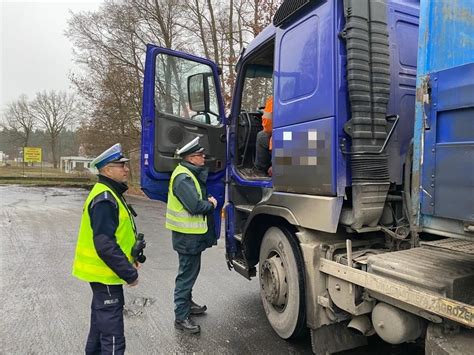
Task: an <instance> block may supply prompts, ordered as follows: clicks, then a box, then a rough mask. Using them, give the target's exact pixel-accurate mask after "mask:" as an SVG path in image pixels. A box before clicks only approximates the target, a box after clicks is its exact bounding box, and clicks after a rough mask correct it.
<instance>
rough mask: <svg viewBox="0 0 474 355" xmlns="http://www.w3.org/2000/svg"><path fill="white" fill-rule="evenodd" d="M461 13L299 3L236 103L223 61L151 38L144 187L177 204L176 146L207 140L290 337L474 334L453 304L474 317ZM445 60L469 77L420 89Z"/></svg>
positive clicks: (241, 260) (469, 106) (338, 343)
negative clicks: (261, 169) (265, 144)
mask: <svg viewBox="0 0 474 355" xmlns="http://www.w3.org/2000/svg"><path fill="white" fill-rule="evenodd" d="M457 3H459V4H458V7H455V8H453V7H450V5H449V2H447V1H439V2H436V4H429V2H428V1H424V0H423V1H422V3H421V10H422V14H423V15H424V16H426V20H423V18H422V21H421V28H422V29H423V30H424V31H425V32H419V23H420V19H419V15H420V3H419V1H417V0H387V1H385V0H344V1H343V0H306V1H290V0H286V1H284V2H283V3H282V5H281V6H280V8H279V9H278V11H277V12H276V14H275V17H274V19H273V23H272V24H271V25H269V26H268V27H267V28H265V29H264V30H263V31H262V32H261V33H260V34H259V35H258V36H257V37H256V38H255V39H254V40H253V41H252V42H251V43H250V44H249V45H248V46H247V48H245V49H244V50H242V52H241V55H240V58H239V60H238V64H237V67H236V81H235V86H234V88H233V95H232V102H231V104H230V106H228V107H226V106H225V105H224V102H223V96H222V92H221V86H220V79H219V76H220V74H221V69H220V68H218V67H217V65H216V64H215V63H213V62H212V61H210V60H208V59H205V58H200V57H196V56H193V55H190V54H187V53H182V52H178V51H173V50H170V49H166V48H161V47H157V46H154V45H148V47H147V56H146V65H145V79H144V90H143V112H142V145H141V186H142V189H143V191H144V192H145V193H146V195H147V196H149V197H150V198H152V199H158V200H161V201H164V202H166V199H167V192H168V185H169V179H170V175H171V172H172V171H173V169H174V168H175V167H176V165H177V164H178V163H179V159H178V157H177V156H176V154H175V152H176V149H177V148H180V147H182V146H183V145H184V144H186V143H187V142H189V141H190V140H191V139H193V138H194V137H196V136H198V137H200V144H201V145H202V146H203V147H204V148H205V149H206V155H207V158H206V166H207V167H208V168H209V179H208V192H209V194H211V195H213V196H214V197H216V199H217V200H218V208H217V209H216V211H215V213H216V216H215V217H216V218H215V219H216V221H218V223H216V232H217V233H218V234H219V232H220V230H221V225H220V221H221V218H220V216H221V212H223V213H222V214H223V215H224V216H225V218H224V221H225V226H224V230H225V243H226V258H227V265H228V267H229V269H235V271H237V272H238V273H240V274H241V275H243V276H244V277H246V278H249V279H250V278H252V277H254V276H257V275H258V277H259V279H260V285H261V300H262V304H263V307H264V308H265V312H266V315H267V318H268V321H269V322H270V324H271V325H272V327H273V329H274V330H275V332H276V333H277V334H278V335H279V336H280V337H282V338H284V339H289V338H293V337H296V336H298V335H300V334H301V333H302V332H304V331H305V329H306V328H309V329H310V332H311V336H312V338H313V342H312V343H313V351H314V352H315V353H332V352H337V351H342V350H345V349H350V348H353V347H357V346H360V345H363V344H365V343H366V337H367V335H369V334H373V333H377V334H378V335H379V336H380V337H382V338H383V339H384V340H385V341H387V342H389V343H392V344H398V343H402V342H407V341H413V340H416V339H419V338H427V335H426V334H434V332H436V331H440V332H441V330H439V329H438V328H436V329H435V328H433V326H432V324H438V325H439V324H444V323H445V322H446V320H447V323H449V322H455V323H456V324H460V327H461V328H462V329H463V330H466V329H470V328H472V327H473V326H474V316H472V317H471V316H469V317H467V318H466V317H464V318H463V319H461V317H460V315H459V314H458V315H455V314H454V311H453V309H455V308H456V307H459V309H461V308H462V309H463V310H464V311H465V312H467V313H468V314H470V315H473V314H474V308H473V306H472V305H473V303H474V288H473V287H472V280H474V260H473V258H472V254H469V253H465V250H464V249H466V248H467V249H469V248H472V243H473V241H474V235H473V231H474V225H473V223H474V204H473V202H472V201H474V196H473V191H474V184H473V176H474V174H473V171H472V167H473V164H472V161H473V159H472V158H473V146H474V145H473V140H474V132H473V126H472V125H473V121H472V117H473V116H472V112H473V111H472V110H473V107H474V93H473V85H474V78H473V65H472V62H473V61H474V60H473V58H474V55H473V54H472V51H473V46H472V43H474V42H472V40H473V38H472V33H473V31H472V27H473V24H472V23H471V24H469V23H467V24H464V26H465V27H462V31H463V34H464V36H465V37H464V38H460V39H459V40H457V39H456V40H455V38H457V37H456V36H455V33H454V32H455V27H456V26H452V28H450V30H451V31H452V32H448V33H446V32H442V33H438V34H437V35H439V36H441V37H442V38H443V39H444V40H445V41H446V42H448V41H450V40H451V42H450V43H449V46H444V47H436V48H438V50H437V51H434V50H433V49H430V48H428V47H429V46H433V45H432V43H433V42H432V39H433V37H429V36H428V34H431V32H429V31H431V30H434V28H435V27H436V28H438V26H439V25H440V24H445V23H447V22H446V21H447V20H442V19H441V20H439V19H438V18H442V16H446V15H445V13H447V12H449V11H451V12H450V15H449V16H451V17H450V19H451V22H452V23H459V21H460V20H459V19H460V18H461V17H462V16H464V17H465V16H469V14H470V16H471V20H472V11H473V10H472V6H471V5H469V1H467V0H466V1H458V2H457ZM448 8H449V11H447V10H446V9H448ZM466 14H467V15H466ZM434 19H438V20H439V21H440V22H438V23H436V24H433V23H432V22H433V21H434ZM458 20H459V21H458ZM430 21H431V22H430ZM443 21H444V22H443ZM448 22H449V21H448ZM458 28H460V27H458ZM439 31H441V30H439ZM469 31H470V32H469ZM419 33H420V34H419ZM422 33H424V34H425V37H422ZM449 33H451V38H450V37H449V36H450V35H449ZM456 35H458V34H456ZM419 37H420V38H421V40H420V41H419ZM428 37H429V38H430V39H427V38H428ZM469 41H471V42H469ZM453 43H454V44H453ZM469 43H470V44H469ZM456 46H458V47H456ZM440 48H443V49H440ZM456 48H457V50H461V49H463V50H464V49H466V50H467V52H466V53H467V54H464V55H463V59H462V60H461V59H456V60H455V59H452V60H451V61H450V60H449V59H445V60H444V61H443V60H442V59H440V58H439V57H438V56H441V57H443V55H444V56H447V58H452V57H453V56H457V54H456ZM429 51H431V52H429ZM443 51H444V52H443ZM447 51H449V52H447ZM428 52H429V53H433V54H432V55H433V56H436V58H434V57H433V58H431V59H429V60H427V61H426V62H430V63H440V62H443V63H447V62H449V64H447V65H446V66H445V67H444V68H442V69H448V67H453V66H458V65H461V64H464V66H463V67H461V68H457V69H453V71H452V72H449V73H448V72H446V71H437V72H436V73H433V74H432V75H431V76H430V75H428V74H429V73H430V70H432V69H436V70H438V69H440V68H439V66H438V65H437V64H436V65H434V66H433V67H430V66H429V65H426V64H423V68H424V69H423V70H424V71H423V73H422V74H423V76H422V75H421V74H420V73H418V78H417V55H418V63H420V60H421V61H423V60H424V59H422V58H425V56H429V55H431V54H427V53H428ZM420 55H421V58H420ZM469 63H471V65H469ZM418 65H419V64H418ZM449 78H450V79H449ZM440 79H443V80H440ZM417 80H418V82H417ZM458 82H460V83H461V85H459V86H458V85H457V83H458ZM442 83H443V84H442ZM456 90H459V91H456ZM456 93H457V94H458V95H457V94H456ZM270 97H272V98H273V112H272V115H273V130H272V134H271V141H272V142H271V146H272V148H271V166H272V173H271V176H262V174H254V173H253V172H254V169H253V168H254V165H255V157H256V154H257V149H259V148H258V141H257V135H258V133H259V132H260V131H261V130H262V114H263V107H264V106H265V102H266V100H267V99H268V98H270ZM439 100H441V101H439ZM435 101H436V105H435V104H434V102H435ZM441 102H445V104H442V103H441ZM433 105H434V106H433ZM441 107H442V109H441ZM415 108H416V114H415ZM429 110H431V111H429ZM428 111H429V112H432V113H433V112H435V113H436V114H437V116H436V118H427V116H428V114H427V112H428ZM433 114H434V113H433ZM433 114H432V115H429V116H430V117H434V116H433ZM435 121H436V122H437V123H436V122H435ZM435 126H436V128H435ZM427 144H429V147H428V148H427ZM432 149H433V152H431V153H430V152H429V151H431V150H432ZM434 152H436V154H432V153H434ZM439 166H442V167H443V168H442V169H440V168H439ZM463 167H464V169H470V170H467V173H466V174H461V173H460V172H459V174H457V173H454V171H453V172H451V171H450V170H449V169H453V170H455V169H463ZM437 169H438V170H437ZM446 169H448V170H446ZM438 178H439V179H440V180H441V181H442V182H443V183H442V184H439V185H438V182H437V183H436V184H435V183H434V181H435V180H437V179H438ZM457 183H459V184H460V185H458V186H456V184H457ZM435 191H436V200H435V198H434V196H435V193H434V192H435ZM430 197H431V199H430ZM446 202H448V203H449V206H446V205H445V203H446ZM456 203H458V204H460V205H462V206H463V208H462V210H460V211H455V205H456ZM444 237H446V238H444ZM453 240H454V242H453ZM458 241H461V243H467V244H465V246H464V247H463V246H461V245H460V244H459V243H458ZM466 245H467V246H466ZM463 248H464V249H463ZM453 250H455V252H454V253H453ZM471 250H472V249H471ZM456 253H459V255H458V254H456ZM440 263H441V264H442V265H440ZM461 264H462V265H463V267H459V265H461ZM394 270H396V272H395V271H394ZM428 280H430V281H429V282H428ZM448 306H449V307H450V309H451V311H448ZM467 313H464V314H467ZM382 320H383V321H382ZM392 320H393V321H392ZM396 320H401V321H400V322H397V321H396ZM384 322H385V325H383V323H384ZM449 324H451V323H449ZM397 325H398V326H397ZM351 328H352V329H356V330H357V331H358V332H353V331H352V330H351ZM427 329H428V330H427ZM436 334H438V333H436Z"/></svg>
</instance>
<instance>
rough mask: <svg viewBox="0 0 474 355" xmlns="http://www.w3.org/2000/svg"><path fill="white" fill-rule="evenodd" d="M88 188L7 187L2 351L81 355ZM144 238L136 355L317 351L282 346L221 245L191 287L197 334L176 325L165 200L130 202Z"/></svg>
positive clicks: (130, 309) (0, 226)
mask: <svg viewBox="0 0 474 355" xmlns="http://www.w3.org/2000/svg"><path fill="white" fill-rule="evenodd" d="M87 193H88V191H86V190H82V189H64V188H45V187H23V186H16V185H0V270H1V274H0V277H1V278H0V299H1V300H2V302H1V303H0V313H1V321H0V354H65V353H67V354H80V353H82V352H83V349H84V344H85V339H86V336H87V332H88V327H89V317H90V301H91V291H90V287H89V286H88V284H86V283H84V282H81V281H79V280H77V279H75V278H74V277H72V276H71V265H72V260H73V255H74V248H75V243H76V237H77V230H78V226H79V221H80V216H81V210H82V204H83V202H84V200H85V198H86V196H87ZM127 200H128V201H129V203H131V204H133V205H134V208H135V209H136V211H137V213H138V218H137V224H138V227H139V230H140V231H141V232H143V233H144V234H145V237H146V240H147V248H146V255H147V261H146V263H145V264H144V266H143V268H142V270H141V273H140V284H139V286H138V287H136V288H125V298H126V302H127V303H128V306H127V310H126V318H125V333H126V339H127V353H129V354H172V353H173V354H176V353H190V352H195V353H201V354H250V353H266V354H270V353H273V354H275V353H278V354H280V353H281V354H310V353H311V341H310V339H309V338H304V339H301V340H299V341H298V342H293V343H290V342H286V341H284V340H281V339H280V338H279V337H278V336H277V335H276V334H275V333H274V332H273V330H272V329H271V327H270V325H269V324H268V322H267V321H266V318H265V314H264V311H263V308H262V306H261V304H260V299H259V289H258V280H257V279H253V280H252V281H248V280H246V279H244V278H243V277H241V276H240V275H238V274H237V273H235V272H230V271H228V270H227V267H226V264H225V258H224V254H225V247H224V243H223V240H220V241H219V243H218V246H216V247H213V248H212V249H208V250H207V251H206V252H205V253H204V254H203V259H202V269H201V273H200V276H199V278H198V280H197V283H196V286H195V288H194V292H193V295H194V298H195V300H196V301H197V302H202V303H205V304H207V306H208V312H207V314H206V315H204V316H201V317H199V318H197V319H196V320H197V323H199V324H201V327H202V331H201V334H200V335H199V336H195V335H186V334H183V333H181V332H179V331H177V330H175V329H174V327H173V321H174V313H173V298H172V296H173V288H174V278H175V275H176V272H177V267H178V262H177V254H176V253H175V252H174V251H173V250H172V247H171V239H170V232H169V231H167V230H166V229H165V228H164V208H165V205H164V204H163V203H161V202H155V201H150V200H148V199H146V198H141V197H127Z"/></svg>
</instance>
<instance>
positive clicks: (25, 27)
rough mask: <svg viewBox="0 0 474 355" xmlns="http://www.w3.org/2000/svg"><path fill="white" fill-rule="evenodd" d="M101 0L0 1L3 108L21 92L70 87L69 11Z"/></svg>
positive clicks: (0, 99) (93, 6) (87, 7)
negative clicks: (66, 33)
mask: <svg viewBox="0 0 474 355" xmlns="http://www.w3.org/2000/svg"><path fill="white" fill-rule="evenodd" d="M101 2H102V0H50V1H46V0H30V1H21V0H0V54H1V55H0V67H1V71H0V82H1V87H0V109H4V108H5V104H6V103H8V102H10V101H13V100H16V99H17V98H18V97H19V96H20V95H21V94H26V95H27V96H28V98H30V99H32V98H33V97H34V95H35V94H36V92H38V91H43V90H65V91H69V90H70V83H69V80H68V73H69V72H70V71H71V70H73V69H74V63H73V62H72V46H71V44H70V42H69V40H68V39H67V38H66V37H65V36H64V30H65V29H66V26H67V19H68V18H69V16H70V15H69V10H72V11H74V12H78V11H88V10H96V9H98V8H99V6H100V3H101Z"/></svg>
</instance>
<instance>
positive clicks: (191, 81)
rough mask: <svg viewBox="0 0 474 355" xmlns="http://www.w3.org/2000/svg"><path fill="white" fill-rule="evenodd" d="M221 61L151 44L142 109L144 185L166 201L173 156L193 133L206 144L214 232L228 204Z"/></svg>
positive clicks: (174, 161)
mask: <svg viewBox="0 0 474 355" xmlns="http://www.w3.org/2000/svg"><path fill="white" fill-rule="evenodd" d="M218 76H219V71H218V68H217V65H216V64H215V63H213V62H212V61H210V60H207V59H204V58H199V57H195V56H192V55H188V54H185V53H181V52H177V51H172V50H169V49H166V48H161V47H157V46H153V45H148V47H147V53H146V62H145V79H144V88H143V109H142V142H141V181H140V182H141V188H142V190H143V191H144V192H145V194H146V195H147V196H148V197H150V198H151V199H155V200H160V201H163V202H166V201H167V195H168V185H169V180H170V177H171V173H172V171H173V170H174V168H175V167H176V165H177V164H178V163H179V162H180V158H179V157H177V156H176V155H175V152H176V150H177V148H181V147H183V146H184V145H185V144H186V143H188V142H189V141H191V140H192V139H193V138H195V137H199V138H200V140H199V141H200V144H201V146H203V147H204V148H205V153H206V166H207V167H208V168H209V177H208V180H207V191H208V194H210V195H212V196H214V197H215V198H216V199H217V201H218V206H217V209H216V212H215V220H216V232H217V235H219V231H220V212H221V209H222V205H223V203H224V191H225V187H224V177H225V168H226V154H227V152H226V130H225V122H224V120H225V115H224V104H223V99H222V95H221V90H220V83H219V77H218Z"/></svg>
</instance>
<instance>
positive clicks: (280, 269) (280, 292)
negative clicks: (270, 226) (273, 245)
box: [260, 251, 288, 312]
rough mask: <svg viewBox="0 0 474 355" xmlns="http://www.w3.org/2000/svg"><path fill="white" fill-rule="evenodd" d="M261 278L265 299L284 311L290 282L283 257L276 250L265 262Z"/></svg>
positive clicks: (279, 310) (278, 309) (280, 310)
mask: <svg viewBox="0 0 474 355" xmlns="http://www.w3.org/2000/svg"><path fill="white" fill-rule="evenodd" d="M260 280H261V283H262V285H261V287H262V290H263V292H264V296H265V299H266V300H267V301H268V302H269V303H270V304H271V305H272V306H273V307H274V308H275V310H277V311H278V312H283V311H284V310H285V307H286V302H287V300H288V282H287V278H286V270H285V266H284V263H283V259H282V258H281V257H280V255H279V254H278V253H277V252H276V251H273V252H272V254H270V255H269V257H268V258H267V259H266V260H265V261H264V262H263V264H262V268H261V275H260Z"/></svg>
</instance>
